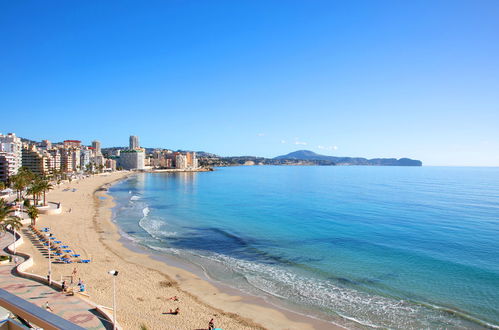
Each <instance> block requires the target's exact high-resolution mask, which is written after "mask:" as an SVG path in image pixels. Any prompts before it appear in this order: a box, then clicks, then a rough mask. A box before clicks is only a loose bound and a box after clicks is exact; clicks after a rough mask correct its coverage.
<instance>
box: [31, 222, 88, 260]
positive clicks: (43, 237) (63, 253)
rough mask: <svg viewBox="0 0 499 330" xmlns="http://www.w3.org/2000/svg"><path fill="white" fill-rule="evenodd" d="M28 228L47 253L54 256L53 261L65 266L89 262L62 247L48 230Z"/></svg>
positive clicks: (66, 247)
mask: <svg viewBox="0 0 499 330" xmlns="http://www.w3.org/2000/svg"><path fill="white" fill-rule="evenodd" d="M29 227H30V229H31V230H32V231H33V233H34V234H35V235H36V236H37V238H38V239H39V240H40V242H41V243H42V244H43V245H44V246H46V247H47V251H49V252H50V253H51V254H52V255H54V259H55V260H56V261H58V262H62V263H65V264H71V263H75V262H79V263H85V264H86V263H89V262H90V259H82V258H81V257H80V255H79V254H77V253H75V252H74V251H73V250H71V249H70V248H69V246H67V245H64V244H63V243H62V241H59V240H57V238H56V237H55V236H53V235H52V234H51V233H50V228H43V229H41V230H39V229H38V228H36V227H35V226H33V225H30V226H29Z"/></svg>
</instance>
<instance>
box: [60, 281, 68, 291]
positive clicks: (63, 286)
mask: <svg viewBox="0 0 499 330" xmlns="http://www.w3.org/2000/svg"><path fill="white" fill-rule="evenodd" d="M61 288H62V292H66V289H67V287H66V280H64V281H62V284H61Z"/></svg>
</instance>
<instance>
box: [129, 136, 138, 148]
mask: <svg viewBox="0 0 499 330" xmlns="http://www.w3.org/2000/svg"><path fill="white" fill-rule="evenodd" d="M138 148H140V146H139V137H138V136H135V135H130V150H135V149H138Z"/></svg>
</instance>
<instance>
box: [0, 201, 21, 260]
mask: <svg viewBox="0 0 499 330" xmlns="http://www.w3.org/2000/svg"><path fill="white" fill-rule="evenodd" d="M11 213H12V209H11V208H10V206H8V205H7V202H5V200H4V199H3V198H0V231H2V232H5V231H7V229H9V227H10V229H11V230H13V231H14V242H15V241H16V230H19V229H21V227H22V226H23V224H22V222H21V218H19V217H18V216H15V215H12V214H11ZM14 253H15V246H14Z"/></svg>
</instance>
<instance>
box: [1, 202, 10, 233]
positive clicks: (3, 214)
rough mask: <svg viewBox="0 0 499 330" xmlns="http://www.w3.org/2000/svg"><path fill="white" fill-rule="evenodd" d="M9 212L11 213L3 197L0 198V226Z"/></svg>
mask: <svg viewBox="0 0 499 330" xmlns="http://www.w3.org/2000/svg"><path fill="white" fill-rule="evenodd" d="M10 213H12V209H11V208H10V206H8V205H7V202H6V201H5V199H3V198H0V226H1V225H2V224H3V221H4V220H5V219H7V218H8V217H9V214H10ZM1 228H3V227H1Z"/></svg>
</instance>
